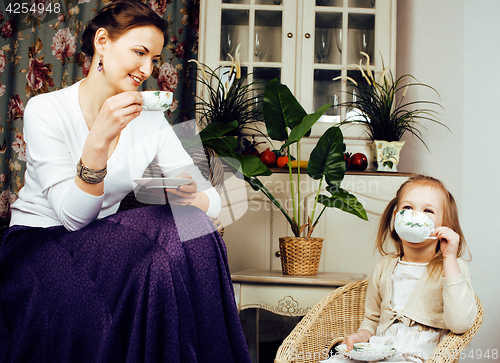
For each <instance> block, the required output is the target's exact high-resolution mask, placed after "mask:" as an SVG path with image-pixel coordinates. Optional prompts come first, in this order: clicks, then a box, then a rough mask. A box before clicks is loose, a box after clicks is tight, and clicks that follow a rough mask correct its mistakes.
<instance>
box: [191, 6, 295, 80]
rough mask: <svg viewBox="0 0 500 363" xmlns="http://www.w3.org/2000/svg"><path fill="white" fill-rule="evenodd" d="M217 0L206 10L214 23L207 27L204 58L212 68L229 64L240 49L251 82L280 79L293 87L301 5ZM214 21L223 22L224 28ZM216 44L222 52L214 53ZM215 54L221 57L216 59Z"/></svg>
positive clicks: (242, 62)
mask: <svg viewBox="0 0 500 363" xmlns="http://www.w3.org/2000/svg"><path fill="white" fill-rule="evenodd" d="M213 3H214V5H216V6H213V5H212V2H210V5H207V9H206V11H207V15H208V19H209V20H210V22H209V24H210V25H208V26H207V27H206V36H205V39H207V44H206V49H205V50H204V51H202V53H203V54H202V55H201V58H200V59H202V61H204V62H205V63H207V64H208V65H209V66H210V67H211V68H217V67H219V66H223V67H224V66H229V62H230V61H231V57H232V58H233V59H235V58H236V50H237V49H238V50H239V54H240V62H241V65H242V67H245V68H246V69H247V72H248V73H247V75H246V77H247V82H248V83H250V82H254V81H259V82H267V81H269V80H271V79H273V78H278V79H280V81H281V82H284V83H286V84H287V85H288V86H289V87H290V88H291V89H293V87H294V82H295V77H294V76H295V39H296V38H294V35H295V26H296V24H295V23H296V12H297V8H296V6H297V4H296V3H295V2H294V1H283V0H219V1H214V2H213ZM213 24H220V28H218V27H213V26H212V25H213ZM285 24H288V26H287V27H286V29H285ZM290 25H292V28H290ZM214 40H215V41H214ZM214 46H215V47H217V48H218V51H216V52H214V49H213V48H212V47H214ZM214 54H216V55H218V56H217V57H216V58H214ZM261 86H262V88H263V84H262V85H261Z"/></svg>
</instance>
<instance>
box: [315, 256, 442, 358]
mask: <svg viewBox="0 0 500 363" xmlns="http://www.w3.org/2000/svg"><path fill="white" fill-rule="evenodd" d="M427 265H428V264H427V263H413V262H404V261H401V260H398V263H397V265H396V268H395V269H394V272H393V274H392V296H391V301H390V306H391V309H392V311H393V312H394V313H395V314H396V316H402V314H401V312H402V311H403V308H404V306H405V305H406V303H407V302H408V299H409V297H410V295H411V293H412V291H413V289H414V288H415V285H416V283H417V281H418V280H419V278H420V276H422V274H423V273H424V272H425V270H426V268H427ZM409 325H410V326H407V325H405V324H404V323H402V322H400V321H399V320H395V321H394V323H393V324H392V325H391V326H389V328H387V329H386V330H385V331H384V332H380V331H379V329H377V332H376V335H374V336H373V337H371V339H370V343H377V344H384V345H387V346H389V347H393V348H396V349H397V351H398V353H397V354H396V355H394V356H393V357H391V358H389V359H385V360H383V361H382V362H417V363H423V362H425V361H426V360H427V359H429V357H430V356H431V354H432V352H433V351H434V349H435V348H436V346H437V344H438V343H439V342H440V341H441V339H442V338H444V337H445V336H446V334H447V333H448V330H443V329H433V328H429V327H422V326H421V325H419V324H417V323H415V322H413V321H412V322H410V324H409ZM327 361H328V362H329V363H331V362H359V361H355V360H352V359H348V358H345V357H343V356H341V355H336V356H334V357H331V358H330V359H328V360H327ZM325 362H326V361H325Z"/></svg>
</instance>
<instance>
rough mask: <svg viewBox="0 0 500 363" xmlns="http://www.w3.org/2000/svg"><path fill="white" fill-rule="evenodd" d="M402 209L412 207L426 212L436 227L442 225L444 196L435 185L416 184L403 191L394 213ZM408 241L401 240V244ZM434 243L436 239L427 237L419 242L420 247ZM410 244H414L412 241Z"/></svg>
mask: <svg viewBox="0 0 500 363" xmlns="http://www.w3.org/2000/svg"><path fill="white" fill-rule="evenodd" d="M402 209H412V210H416V211H419V212H422V213H425V214H427V215H428V216H429V217H430V218H431V219H432V220H433V221H434V224H435V225H436V227H440V226H442V225H443V217H444V215H443V212H444V198H443V192H442V191H441V190H440V189H438V188H435V187H432V186H428V185H416V186H414V187H411V188H410V189H409V190H407V191H406V192H405V193H403V195H402V197H401V200H400V201H399V203H398V205H397V208H396V210H395V211H394V215H395V214H396V213H397V212H398V211H400V210H402ZM408 243H410V242H406V241H403V245H405V244H408ZM429 243H436V240H433V239H429V240H427V241H425V242H423V243H419V244H418V245H421V246H420V247H424V245H425V244H429ZM412 245H415V244H413V243H412Z"/></svg>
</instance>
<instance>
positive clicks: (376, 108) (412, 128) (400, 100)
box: [334, 52, 449, 147]
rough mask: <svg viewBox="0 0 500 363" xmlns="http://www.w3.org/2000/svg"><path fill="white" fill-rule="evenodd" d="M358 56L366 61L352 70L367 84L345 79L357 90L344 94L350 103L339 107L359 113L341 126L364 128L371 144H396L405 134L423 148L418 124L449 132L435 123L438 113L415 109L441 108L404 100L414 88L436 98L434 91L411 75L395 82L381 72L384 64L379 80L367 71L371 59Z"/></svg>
mask: <svg viewBox="0 0 500 363" xmlns="http://www.w3.org/2000/svg"><path fill="white" fill-rule="evenodd" d="M361 54H362V55H363V56H364V57H365V58H366V65H365V67H364V68H363V66H362V62H360V64H359V65H358V64H356V65H354V66H355V67H356V68H357V69H359V70H360V71H361V75H362V76H363V78H364V80H365V81H366V83H358V82H356V81H355V80H354V79H352V78H350V77H347V79H348V80H349V81H351V82H352V83H354V84H355V86H356V87H355V89H354V90H353V91H351V92H347V93H348V94H351V95H352V96H353V101H350V102H345V103H343V104H342V105H341V106H345V107H347V108H348V109H355V110H357V111H358V112H357V113H356V114H355V115H354V116H350V117H348V118H347V119H346V120H344V121H343V122H342V123H352V122H356V123H361V124H364V125H365V126H366V128H367V132H368V134H369V136H370V138H371V139H372V140H384V141H399V140H400V139H401V137H402V136H403V135H404V134H405V132H410V133H411V134H413V136H415V137H417V138H418V139H419V140H420V141H421V142H422V143H423V144H424V145H425V146H426V147H427V145H426V144H425V142H424V140H423V138H422V133H421V131H420V130H419V128H418V126H421V123H420V121H431V122H435V123H437V124H439V125H442V126H444V127H446V128H447V129H448V127H447V126H446V125H444V124H443V123H441V122H440V121H439V120H438V119H437V115H439V113H438V112H437V111H435V110H433V109H431V108H428V107H425V106H424V107H423V108H420V107H416V106H417V105H428V106H430V105H434V106H438V107H440V108H442V106H441V105H440V104H439V103H438V102H434V101H407V98H405V97H406V93H407V91H408V89H410V88H414V87H425V88H428V89H431V90H432V91H434V92H435V93H436V94H437V96H438V97H439V93H438V92H437V91H436V89H434V88H433V87H431V86H429V85H427V84H424V83H420V82H419V81H418V80H417V79H416V78H415V77H414V76H412V75H410V74H404V75H402V76H400V77H398V78H397V79H394V76H393V74H392V72H391V70H390V68H389V67H387V68H384V64H383V60H382V68H383V71H382V73H381V75H380V77H375V74H374V72H373V71H372V70H371V68H370V56H369V55H368V54H366V53H363V52H361ZM338 78H341V77H336V78H334V80H336V79H338ZM377 78H378V79H377ZM448 130H449V129H448Z"/></svg>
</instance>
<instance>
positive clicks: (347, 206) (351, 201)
mask: <svg viewBox="0 0 500 363" xmlns="http://www.w3.org/2000/svg"><path fill="white" fill-rule="evenodd" d="M327 190H328V191H329V192H330V193H331V194H332V196H331V197H327V196H326V195H323V194H320V195H319V197H318V202H319V203H321V204H323V205H325V206H327V207H330V208H338V209H340V210H342V211H344V212H347V213H350V214H353V215H355V216H356V217H359V218H361V219H364V220H365V221H367V220H368V216H367V214H366V211H365V209H364V208H363V205H362V204H361V203H360V202H359V200H358V198H356V196H355V195H353V194H351V193H349V192H348V191H347V190H345V189H342V188H339V187H337V186H335V187H330V188H327Z"/></svg>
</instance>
